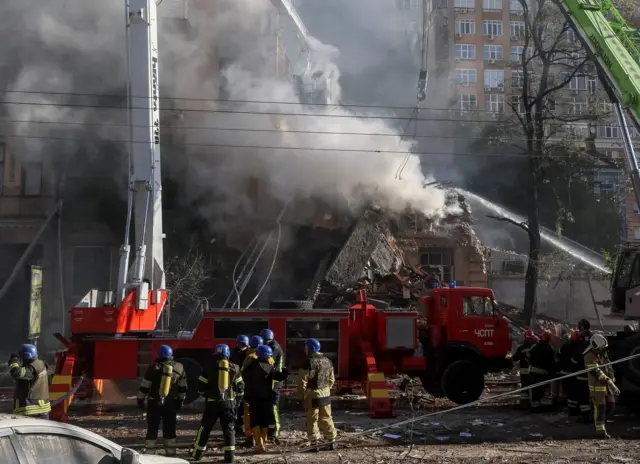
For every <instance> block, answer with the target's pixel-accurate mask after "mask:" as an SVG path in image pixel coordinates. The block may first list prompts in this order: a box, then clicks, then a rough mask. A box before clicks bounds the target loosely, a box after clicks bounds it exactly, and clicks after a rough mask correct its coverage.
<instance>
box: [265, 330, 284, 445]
mask: <svg viewBox="0 0 640 464" xmlns="http://www.w3.org/2000/svg"><path fill="white" fill-rule="evenodd" d="M260 336H261V337H262V339H263V340H264V343H265V345H267V346H268V347H269V348H271V351H272V352H273V367H274V368H275V369H276V371H282V368H283V367H284V351H282V347H281V346H280V344H279V343H278V342H277V341H276V340H275V337H274V335H273V331H271V330H269V329H264V330H262V332H260ZM281 388H282V382H275V383H274V384H273V417H274V423H273V424H271V425H270V426H269V434H268V438H269V439H270V440H272V441H274V442H276V443H278V437H279V436H280V414H279V411H278V409H279V406H280V389H281Z"/></svg>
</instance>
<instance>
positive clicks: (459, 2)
mask: <svg viewBox="0 0 640 464" xmlns="http://www.w3.org/2000/svg"><path fill="white" fill-rule="evenodd" d="M475 3H476V2H475V0H453V7H454V8H455V9H456V10H473V9H474V7H475Z"/></svg>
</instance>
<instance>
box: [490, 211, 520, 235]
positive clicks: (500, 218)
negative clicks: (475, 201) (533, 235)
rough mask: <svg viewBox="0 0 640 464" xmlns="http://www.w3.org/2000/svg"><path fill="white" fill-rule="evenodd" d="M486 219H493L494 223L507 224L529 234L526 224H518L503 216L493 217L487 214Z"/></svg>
mask: <svg viewBox="0 0 640 464" xmlns="http://www.w3.org/2000/svg"><path fill="white" fill-rule="evenodd" d="M487 217H488V218H491V219H495V220H496V221H502V222H508V223H509V224H512V225H514V226H516V227H519V228H520V229H522V230H524V231H525V232H527V233H528V232H529V226H528V225H527V223H526V222H518V221H514V220H513V219H511V218H508V217H505V216H494V215H492V214H488V215H487Z"/></svg>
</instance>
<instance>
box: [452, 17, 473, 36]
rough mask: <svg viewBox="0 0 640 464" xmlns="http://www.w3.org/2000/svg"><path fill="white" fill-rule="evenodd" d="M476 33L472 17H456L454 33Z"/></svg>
mask: <svg viewBox="0 0 640 464" xmlns="http://www.w3.org/2000/svg"><path fill="white" fill-rule="evenodd" d="M475 33H476V22H475V21H474V20H473V19H457V20H456V34H460V35H473V34H475Z"/></svg>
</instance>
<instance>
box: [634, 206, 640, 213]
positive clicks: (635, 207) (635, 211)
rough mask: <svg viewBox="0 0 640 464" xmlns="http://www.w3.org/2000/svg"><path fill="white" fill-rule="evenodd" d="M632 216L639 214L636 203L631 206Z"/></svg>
mask: <svg viewBox="0 0 640 464" xmlns="http://www.w3.org/2000/svg"><path fill="white" fill-rule="evenodd" d="M633 214H640V208H638V203H634V204H633Z"/></svg>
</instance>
